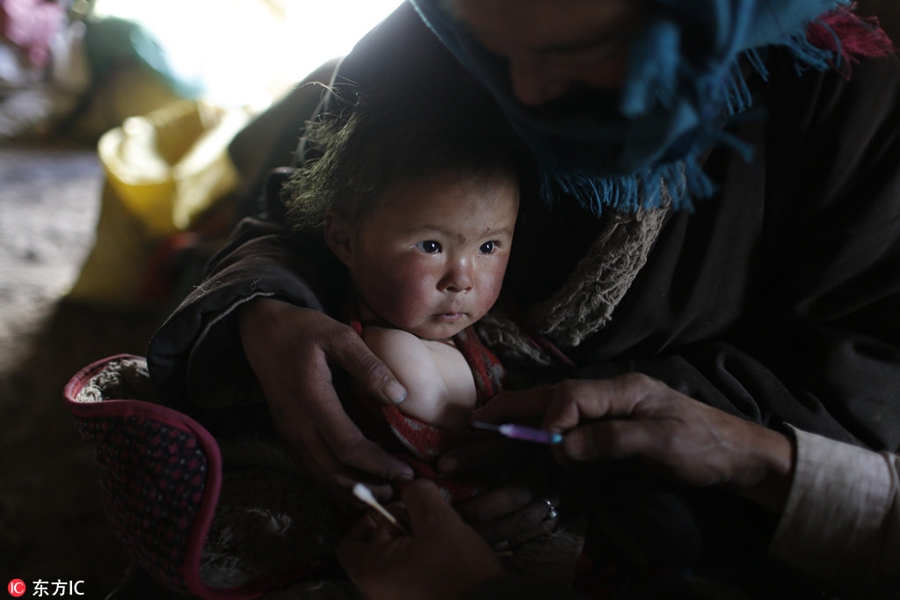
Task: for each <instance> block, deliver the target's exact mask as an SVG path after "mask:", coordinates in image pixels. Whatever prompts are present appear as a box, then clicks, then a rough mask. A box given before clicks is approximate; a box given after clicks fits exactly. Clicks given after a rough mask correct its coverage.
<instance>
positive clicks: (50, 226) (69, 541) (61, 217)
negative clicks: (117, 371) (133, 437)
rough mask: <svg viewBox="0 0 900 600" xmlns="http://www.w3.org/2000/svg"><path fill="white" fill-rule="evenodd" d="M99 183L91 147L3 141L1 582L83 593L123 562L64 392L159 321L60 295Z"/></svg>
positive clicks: (117, 572) (111, 580) (76, 260)
mask: <svg viewBox="0 0 900 600" xmlns="http://www.w3.org/2000/svg"><path fill="white" fill-rule="evenodd" d="M102 179H103V175H102V170H101V168H100V165H99V163H98V161H97V158H96V154H95V152H94V150H93V148H85V147H71V146H70V147H65V146H59V145H54V146H53V147H52V148H49V147H34V146H14V147H10V146H3V147H0V580H2V584H3V585H6V583H7V582H9V581H10V580H11V579H15V578H18V579H22V580H23V581H25V582H26V583H27V584H28V585H29V586H31V585H32V583H33V582H35V581H37V580H43V581H47V582H55V581H57V580H63V581H64V582H68V581H78V580H81V581H84V583H83V584H82V586H81V587H80V588H79V589H80V590H81V591H82V592H86V595H85V596H82V597H84V598H88V599H95V598H96V599H102V598H104V597H105V596H106V595H107V593H108V592H109V591H111V590H112V589H113V588H114V587H115V586H116V585H117V583H118V582H119V580H120V578H121V577H122V574H123V572H124V570H125V569H126V567H127V565H128V560H127V558H126V556H125V554H124V551H123V550H122V549H121V548H120V547H119V546H118V544H117V542H116V541H115V539H114V537H113V535H112V532H111V531H110V529H109V527H108V526H107V524H106V520H105V516H104V513H103V508H102V504H101V500H100V489H99V476H98V471H97V469H96V467H95V466H94V462H93V461H94V457H93V451H92V450H91V449H90V448H89V447H88V446H87V445H85V444H84V443H83V442H82V441H81V438H80V437H79V435H78V433H77V431H76V430H75V428H74V426H73V423H72V419H71V417H70V416H69V414H68V412H67V411H66V409H65V407H64V405H63V403H62V389H63V387H64V386H65V384H66V382H67V381H68V379H69V378H70V377H71V376H72V375H74V374H75V373H76V372H77V371H78V370H79V369H80V368H82V367H83V366H86V365H87V364H89V363H91V362H93V361H95V360H98V359H100V358H103V357H106V356H109V355H112V354H118V353H122V352H130V353H135V354H144V352H145V349H146V346H147V342H148V341H149V339H150V335H151V334H152V332H153V330H154V328H155V327H156V324H157V322H158V319H157V316H155V315H145V314H144V315H137V314H122V313H115V312H109V311H104V310H100V309H97V308H91V307H87V306H83V305H73V304H70V303H68V302H66V301H65V300H64V299H63V297H64V294H65V291H66V290H67V288H68V287H69V286H70V285H71V284H72V282H73V281H74V280H75V278H76V277H77V275H78V272H79V268H80V265H81V264H82V262H83V260H84V259H85V257H86V256H87V253H88V252H89V250H90V248H91V246H92V244H93V241H94V228H95V226H96V220H97V217H98V212H99V203H100V191H101V185H102ZM53 589H54V588H53V587H52V585H51V587H50V588H49V590H50V592H52V591H53ZM70 597H75V596H70Z"/></svg>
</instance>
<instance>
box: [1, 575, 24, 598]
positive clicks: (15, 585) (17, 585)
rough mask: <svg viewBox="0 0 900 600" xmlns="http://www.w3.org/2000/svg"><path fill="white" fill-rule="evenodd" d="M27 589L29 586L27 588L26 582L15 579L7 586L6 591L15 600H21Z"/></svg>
mask: <svg viewBox="0 0 900 600" xmlns="http://www.w3.org/2000/svg"><path fill="white" fill-rule="evenodd" d="M27 589H28V586H26V585H25V582H24V581H22V580H21V579H13V580H12V581H10V582H9V585H7V586H6V590H7V591H8V592H9V595H10V596H12V597H13V598H20V597H22V596H24V595H25V591H26V590H27Z"/></svg>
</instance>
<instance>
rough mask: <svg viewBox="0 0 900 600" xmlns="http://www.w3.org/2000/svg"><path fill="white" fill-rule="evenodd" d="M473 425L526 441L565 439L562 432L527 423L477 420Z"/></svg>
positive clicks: (546, 442) (539, 442)
mask: <svg viewBox="0 0 900 600" xmlns="http://www.w3.org/2000/svg"><path fill="white" fill-rule="evenodd" d="M472 427H475V428H476V429H487V430H488V431H496V432H498V433H499V434H500V435H503V436H506V437H508V438H510V439H513V440H524V441H526V442H535V443H537V444H548V445H553V444H559V443H560V442H562V441H563V436H562V434H560V433H554V432H552V431H547V430H546V429H536V428H534V427H527V426H525V425H516V424H515V423H506V424H505V425H494V424H492V423H481V422H479V421H476V422H474V423H472Z"/></svg>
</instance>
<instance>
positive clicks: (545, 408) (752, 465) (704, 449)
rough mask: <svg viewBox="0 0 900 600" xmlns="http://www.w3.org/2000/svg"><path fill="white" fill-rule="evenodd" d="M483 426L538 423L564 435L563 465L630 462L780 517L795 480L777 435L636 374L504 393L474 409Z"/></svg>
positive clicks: (783, 440) (787, 448)
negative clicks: (729, 495)
mask: <svg viewBox="0 0 900 600" xmlns="http://www.w3.org/2000/svg"><path fill="white" fill-rule="evenodd" d="M471 418H472V419H473V420H479V421H485V422H489V423H505V422H526V421H530V422H534V420H535V419H537V422H540V423H541V426H542V427H543V428H544V429H548V430H550V431H556V432H560V433H563V434H564V438H563V441H562V443H561V444H559V445H558V446H555V447H554V449H553V452H554V454H555V455H556V457H557V459H558V460H559V461H560V462H561V463H563V464H570V463H571V462H588V461H603V460H619V459H625V458H631V459H636V460H639V461H641V462H642V463H644V464H645V465H646V466H647V467H648V468H649V469H650V470H651V471H654V472H656V473H657V474H659V475H661V476H663V477H666V478H668V479H672V480H676V481H678V482H680V483H684V484H688V485H693V486H698V487H705V486H713V485H720V486H723V487H725V488H727V489H730V490H731V491H733V492H735V493H737V494H740V495H742V496H744V497H746V498H749V499H750V500H753V501H755V502H757V503H759V504H762V505H763V506H766V507H768V508H770V509H772V510H774V511H776V512H780V511H781V510H782V509H783V507H784V503H785V502H786V499H787V494H788V490H789V489H790V483H791V478H792V476H793V447H792V444H791V441H790V440H789V439H788V438H787V437H786V436H784V435H782V434H781V433H778V432H776V431H773V430H770V429H767V428H765V427H762V426H761V425H757V424H756V423H752V422H750V421H747V420H744V419H741V418H739V417H735V416H733V415H729V414H728V413H725V412H723V411H721V410H718V409H716V408H713V407H711V406H708V405H706V404H703V403H701V402H698V401H697V400H694V399H693V398H690V397H688V396H685V395H684V394H681V393H680V392H677V391H675V390H674V389H672V388H670V387H669V386H667V385H666V384H665V383H663V382H661V381H659V380H656V379H653V378H652V377H648V376H646V375H643V374H640V373H629V374H625V375H620V376H617V377H612V378H609V379H570V380H566V381H562V382H560V383H557V384H555V385H552V386H542V387H538V388H534V389H531V390H525V391H521V392H503V393H501V394H498V395H497V396H496V397H495V398H494V399H492V400H491V401H490V402H488V404H487V405H486V406H485V407H483V408H481V409H479V410H477V411H475V412H474V413H473V415H472V417H471Z"/></svg>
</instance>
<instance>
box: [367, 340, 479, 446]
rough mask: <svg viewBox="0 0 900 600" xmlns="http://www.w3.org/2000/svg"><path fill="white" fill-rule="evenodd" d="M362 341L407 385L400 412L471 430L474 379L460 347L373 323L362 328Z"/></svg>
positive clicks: (442, 425) (429, 421)
mask: <svg viewBox="0 0 900 600" xmlns="http://www.w3.org/2000/svg"><path fill="white" fill-rule="evenodd" d="M363 340H364V341H365V342H366V345H367V346H368V347H369V349H370V350H372V352H373V353H374V354H375V356H377V357H378V358H380V359H381V360H382V361H383V362H384V363H385V365H387V367H388V368H389V369H390V370H391V372H392V373H393V374H394V376H395V377H397V379H398V380H399V381H400V383H401V384H403V387H405V388H406V391H407V396H406V400H404V401H403V402H402V403H400V404H398V405H397V408H399V409H400V411H401V412H403V413H404V414H406V415H409V416H411V417H414V418H416V419H419V420H420V421H424V422H426V423H429V424H431V425H435V426H437V427H442V428H444V429H451V430H467V429H468V425H467V422H466V416H467V415H468V413H469V411H471V410H472V409H473V408H474V405H475V382H474V379H473V377H472V372H471V370H470V369H469V367H468V364H467V363H466V362H465V359H464V358H463V356H462V354H461V353H460V352H459V351H458V350H456V349H455V348H453V347H452V346H449V345H446V344H444V343H442V342H436V341H430V340H423V339H421V338H419V337H417V336H415V335H413V334H412V333H409V332H408V331H403V330H401V329H386V328H383V327H374V326H367V327H364V328H363Z"/></svg>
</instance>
